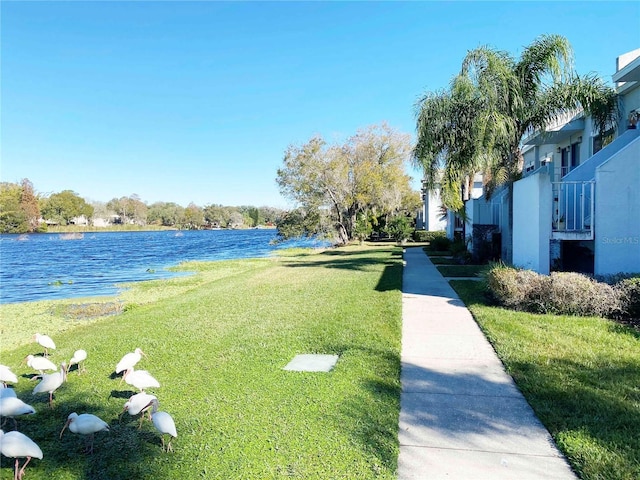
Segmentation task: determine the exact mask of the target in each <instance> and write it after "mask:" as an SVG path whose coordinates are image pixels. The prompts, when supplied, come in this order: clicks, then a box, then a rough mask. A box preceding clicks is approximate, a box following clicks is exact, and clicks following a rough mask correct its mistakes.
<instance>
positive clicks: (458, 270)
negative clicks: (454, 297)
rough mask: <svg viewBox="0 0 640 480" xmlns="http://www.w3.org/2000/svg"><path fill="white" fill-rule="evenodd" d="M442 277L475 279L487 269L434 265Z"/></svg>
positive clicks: (471, 266) (482, 266) (473, 266)
mask: <svg viewBox="0 0 640 480" xmlns="http://www.w3.org/2000/svg"><path fill="white" fill-rule="evenodd" d="M436 268H437V269H438V271H439V272H440V273H441V274H442V276H444V277H477V276H479V275H480V274H481V273H482V272H484V271H485V270H486V269H487V266H486V265H436Z"/></svg>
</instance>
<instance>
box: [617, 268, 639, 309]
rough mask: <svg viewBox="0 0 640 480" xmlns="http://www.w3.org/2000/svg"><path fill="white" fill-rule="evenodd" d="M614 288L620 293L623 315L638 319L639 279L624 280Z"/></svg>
mask: <svg viewBox="0 0 640 480" xmlns="http://www.w3.org/2000/svg"><path fill="white" fill-rule="evenodd" d="M614 288H615V289H616V290H618V292H619V293H620V298H621V302H622V312H623V314H624V315H626V316H628V317H631V318H640V277H633V278H625V279H624V280H621V281H619V282H618V283H617V284H616V285H615V287H614Z"/></svg>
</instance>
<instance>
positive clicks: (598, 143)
mask: <svg viewBox="0 0 640 480" xmlns="http://www.w3.org/2000/svg"><path fill="white" fill-rule="evenodd" d="M612 141H613V128H610V129H609V130H607V131H606V132H604V135H602V134H598V135H596V136H595V137H593V154H594V155H595V154H596V153H598V152H599V151H600V150H602V149H603V148H604V147H606V146H607V145H609V144H610V143H611V142H612Z"/></svg>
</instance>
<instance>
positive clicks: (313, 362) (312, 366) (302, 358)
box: [284, 354, 338, 372]
mask: <svg viewBox="0 0 640 480" xmlns="http://www.w3.org/2000/svg"><path fill="white" fill-rule="evenodd" d="M337 361H338V355H319V354H301V355H296V356H295V357H293V360H291V361H290V362H289V363H288V364H287V366H286V367H284V369H285V370H291V371H294V372H330V371H331V370H332V369H333V367H334V366H335V365H336V362H337Z"/></svg>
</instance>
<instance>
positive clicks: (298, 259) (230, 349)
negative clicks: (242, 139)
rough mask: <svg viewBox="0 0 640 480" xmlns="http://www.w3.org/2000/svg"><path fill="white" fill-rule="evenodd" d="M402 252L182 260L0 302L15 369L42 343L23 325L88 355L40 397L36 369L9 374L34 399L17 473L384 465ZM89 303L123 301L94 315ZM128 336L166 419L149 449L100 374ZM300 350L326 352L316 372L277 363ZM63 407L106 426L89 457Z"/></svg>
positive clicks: (113, 382) (121, 393) (392, 440)
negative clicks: (25, 455)
mask: <svg viewBox="0 0 640 480" xmlns="http://www.w3.org/2000/svg"><path fill="white" fill-rule="evenodd" d="M401 260H402V256H401V249H400V248H397V247H394V246H391V245H382V246H378V247H375V248H373V247H368V248H367V247H362V248H357V247H356V248H354V247H350V248H348V249H338V250H331V251H327V252H324V253H311V252H308V251H307V252H296V255H293V256H291V255H289V256H281V257H278V258H270V259H254V260H242V261H224V262H212V263H189V264H185V265H184V266H182V267H181V268H182V269H184V270H190V271H194V272H196V274H195V275H192V276H188V277H181V278H175V279H171V280H162V281H153V282H144V283H137V284H132V285H130V287H131V289H130V290H127V291H125V292H124V293H123V294H122V295H121V296H120V297H119V298H118V299H114V298H109V299H103V300H97V299H86V300H77V299H76V300H67V301H51V302H37V303H28V304H27V303H24V304H18V305H4V306H0V315H1V319H2V320H1V321H2V359H1V363H3V364H6V365H9V366H11V367H12V368H13V370H14V372H16V373H17V374H18V376H19V377H20V376H27V374H28V373H29V369H28V368H27V367H26V365H20V362H21V360H22V359H23V358H24V357H25V355H27V354H29V353H38V352H40V351H41V349H40V347H39V346H37V345H36V344H35V343H32V341H31V335H32V334H33V333H35V332H36V331H40V332H41V333H47V334H49V335H51V336H52V337H53V338H54V340H55V341H56V344H57V347H58V348H57V350H55V351H54V353H53V355H52V357H51V358H52V360H53V361H54V362H60V361H62V360H65V359H66V360H67V361H68V359H69V358H70V357H71V355H72V354H73V352H74V350H76V349H78V348H84V349H85V350H87V352H88V355H89V356H88V359H87V361H86V368H87V372H86V373H83V374H80V375H79V374H77V372H75V371H72V372H70V374H69V377H68V381H67V383H65V384H64V385H63V386H62V387H61V388H60V389H59V390H58V391H57V392H56V394H55V400H54V405H55V408H54V409H53V410H51V409H50V408H49V406H48V405H47V401H46V400H47V399H46V395H41V396H35V397H34V396H33V395H32V393H31V391H32V389H33V387H34V385H35V382H31V381H30V380H28V379H27V378H20V381H19V382H18V384H17V385H16V391H17V393H18V396H19V397H20V398H21V399H23V400H24V401H26V402H27V403H30V404H31V405H33V406H34V407H35V409H36V411H37V413H36V414H35V415H32V416H29V417H26V418H21V419H19V420H18V426H19V430H20V431H22V432H23V433H25V434H27V435H29V436H30V437H31V438H32V439H34V440H35V441H36V442H37V443H38V444H39V445H40V447H41V448H42V450H43V452H44V459H43V460H33V461H32V462H31V463H30V465H29V466H28V467H27V473H26V477H25V478H28V479H29V480H38V479H51V478H55V479H59V480H70V479H106V478H108V479H111V480H117V479H133V478H135V479H197V478H204V479H225V480H226V479H276V478H301V479H327V478H332V479H339V478H344V479H347V478H348V479H353V478H359V479H360V478H362V479H368V478H372V479H373V478H382V479H391V478H395V472H396V469H397V456H398V451H399V447H398V438H397V428H398V414H399V408H400V405H399V398H400V381H399V375H400V325H401V308H402V307H401V293H400V288H401V277H402V261H401ZM101 302H104V303H106V304H107V306H106V307H104V311H106V312H108V313H113V310H114V307H113V306H114V305H117V304H119V303H120V304H122V309H121V310H122V312H121V313H119V314H117V315H107V316H103V317H95V315H94V314H95V312H96V311H98V312H99V311H101V308H100V307H97V306H96V304H98V303H101ZM114 302H115V303H114ZM85 304H86V307H83V305H85ZM83 308H86V310H87V312H88V314H87V316H86V318H83V317H82V315H80V314H79V313H78V312H82V311H83ZM115 310H117V309H115ZM136 347H140V348H142V350H143V351H144V352H145V353H146V354H147V355H148V358H143V359H142V361H141V362H140V364H139V367H140V368H141V369H145V370H149V371H150V372H151V373H152V374H153V375H154V376H155V377H156V378H157V379H158V380H159V381H160V384H161V387H160V388H158V389H155V390H152V391H151V393H154V394H156V395H157V396H158V399H159V400H160V409H161V410H164V411H167V412H169V413H170V414H171V415H172V416H173V418H174V419H175V422H176V425H177V429H178V438H177V439H176V440H174V442H173V446H174V450H175V452H174V453H170V454H166V453H162V452H161V450H160V439H159V436H158V435H157V433H156V432H155V430H154V428H153V426H152V425H151V424H150V423H149V422H148V421H146V422H145V423H144V424H143V426H142V429H140V430H138V429H137V422H136V419H134V418H131V417H130V416H129V415H128V414H125V415H124V416H123V417H122V422H121V423H119V422H118V415H119V414H120V412H121V411H122V406H123V405H124V403H125V401H126V399H127V398H128V396H129V395H131V394H132V393H133V392H132V391H131V390H130V387H128V386H127V385H126V384H124V383H123V384H122V385H120V384H119V382H120V380H119V378H117V377H115V378H114V376H113V374H112V372H113V370H114V367H115V364H116V363H117V362H118V360H119V359H120V358H121V357H122V355H124V354H125V353H127V352H129V351H132V350H133V349H135V348H136ZM299 353H327V354H338V355H340V359H339V361H338V364H337V366H336V368H335V369H334V370H333V371H332V372H330V373H305V372H288V371H284V370H283V369H282V368H283V367H284V366H285V365H286V364H287V363H288V362H289V361H290V360H291V359H292V358H293V357H294V356H295V355H296V354H299ZM73 411H76V412H78V413H85V412H88V413H94V414H96V415H98V416H100V417H101V418H103V419H104V420H105V421H107V423H109V425H110V428H111V431H110V432H109V433H105V432H101V433H99V434H97V435H96V444H95V453H94V454H93V455H91V456H88V455H85V454H83V453H82V449H83V441H82V439H81V438H78V437H77V436H76V435H74V434H72V433H70V432H68V431H65V433H64V436H63V437H62V439H59V438H58V435H59V433H60V430H61V429H62V427H63V425H64V422H65V420H66V417H67V415H68V414H69V413H70V412H73ZM0 465H1V468H0V478H2V479H9V478H13V476H12V465H13V463H12V461H10V460H8V459H6V458H4V457H3V458H2V460H1V463H0Z"/></svg>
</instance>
